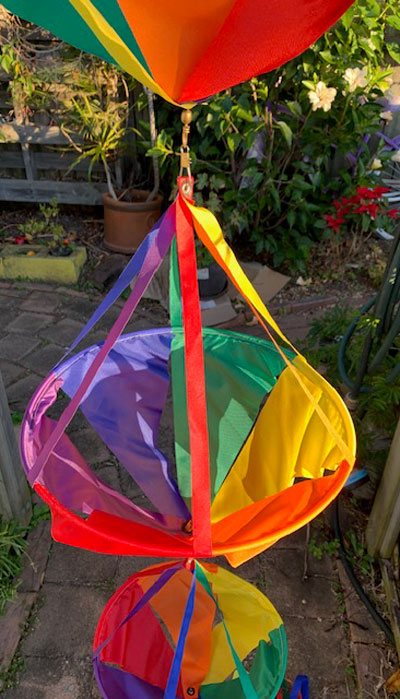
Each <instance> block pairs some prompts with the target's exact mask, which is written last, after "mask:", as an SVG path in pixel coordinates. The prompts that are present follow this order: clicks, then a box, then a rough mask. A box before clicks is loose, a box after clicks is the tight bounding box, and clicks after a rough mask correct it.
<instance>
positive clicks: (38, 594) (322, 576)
mask: <svg viewBox="0 0 400 699" xmlns="http://www.w3.org/2000/svg"><path fill="white" fill-rule="evenodd" d="M98 301H99V297H98V295H97V294H92V293H91V294H85V293H82V292H77V291H74V290H68V289H64V288H56V289H55V288H51V287H47V286H41V285H29V286H28V285H23V284H13V285H12V284H7V283H1V285H0V319H1V325H0V370H1V372H2V375H3V379H4V381H5V384H6V388H7V394H8V400H9V403H10V408H11V410H13V411H23V410H24V409H25V407H26V404H27V401H28V399H29V398H30V396H31V395H32V392H33V391H34V390H35V388H36V387H37V385H38V384H39V383H40V381H41V379H42V378H43V377H44V376H45V375H46V374H47V373H48V371H49V370H50V368H51V367H52V366H53V365H54V364H55V362H56V361H57V360H58V359H59V358H60V356H61V355H62V354H63V350H64V348H65V347H66V346H67V345H68V344H69V343H70V342H71V341H72V340H73V339H74V337H75V336H76V335H77V333H78V331H79V330H80V329H81V327H82V325H83V323H84V322H85V320H87V318H88V317H89V316H90V314H91V313H92V311H93V310H94V308H95V307H96V306H97V304H98ZM117 313H118V309H117V308H115V309H113V310H112V312H111V316H113V314H114V316H115V315H116V314H117ZM310 316H311V312H310V311H309V312H308V313H306V314H305V313H304V312H303V313H300V312H299V310H298V311H297V313H296V312H294V313H289V314H288V315H286V317H285V318H284V323H283V325H284V326H285V328H284V329H285V331H286V332H287V333H288V334H289V336H290V338H291V339H292V340H296V339H298V338H301V337H304V335H305V334H306V332H307V328H308V324H309V320H310ZM111 320H112V318H111ZM109 323H110V318H108V319H107V321H106V322H101V323H100V326H99V327H97V328H96V330H95V332H93V333H92V334H91V336H90V337H89V340H88V342H89V343H91V342H93V341H98V340H99V339H103V338H104V335H105V332H106V327H107V326H108V324H109ZM165 323H166V316H165V312H164V311H163V310H162V308H161V307H160V306H159V305H158V304H154V303H150V302H147V303H145V304H143V305H141V306H140V307H139V309H138V311H137V313H136V314H135V316H134V319H133V320H132V321H131V323H130V326H129V327H130V329H141V328H146V327H154V326H155V325H163V324H165ZM235 329H240V330H243V331H244V332H246V331H251V332H253V333H254V332H257V328H255V327H251V328H235ZM171 433H172V426H171V425H169V426H168V425H166V426H165V429H164V431H163V434H162V439H163V440H165V444H161V445H160V446H161V448H165V449H169V448H171V441H172V440H171ZM75 442H76V444H77V446H78V447H80V446H82V447H83V448H84V453H85V456H86V458H87V459H88V461H89V463H92V464H95V465H96V468H97V469H99V470H100V471H101V474H102V477H103V478H105V479H108V480H109V482H110V483H114V484H116V485H117V486H118V484H121V477H122V476H121V473H119V472H118V470H117V469H115V468H114V467H111V466H110V455H109V452H108V451H107V449H106V447H105V446H104V445H103V443H102V442H100V441H99V440H97V439H96V438H95V437H93V436H92V435H91V434H89V432H88V430H87V427H85V426H79V425H78V428H77V432H76V434H75ZM122 487H123V483H122ZM306 551H307V544H306V530H302V531H300V532H298V533H297V534H296V535H294V536H291V537H288V538H286V539H285V540H283V541H282V542H280V543H279V544H278V545H277V546H275V547H273V548H272V549H270V550H269V551H267V552H266V553H264V554H263V555H261V556H259V557H258V558H256V559H254V560H252V561H250V562H249V563H247V564H245V565H243V566H242V567H241V568H240V569H239V570H238V573H239V574H240V575H241V576H244V577H245V578H246V579H247V580H249V581H251V582H253V583H254V584H255V585H257V586H258V587H260V588H261V589H262V590H263V591H264V592H265V593H266V594H267V596H268V597H269V598H270V599H271V601H272V602H273V603H274V604H275V605H276V607H277V609H278V611H279V612H280V614H281V615H282V617H283V620H284V623H285V625H286V629H287V633H288V639H289V668H288V677H292V678H293V677H294V676H295V675H296V674H298V673H305V674H308V675H309V676H310V680H311V696H312V697H315V699H317V698H318V699H322V698H323V697H329V699H349V698H353V697H355V696H356V693H355V689H354V686H353V676H354V660H353V654H352V649H351V645H350V638H349V636H348V626H347V625H346V624H345V623H344V620H345V611H344V608H343V592H342V588H341V586H340V581H339V577H338V572H337V569H336V564H335V563H334V562H333V561H332V560H331V559H330V558H328V557H324V558H323V559H322V560H321V561H318V560H316V559H315V558H312V557H309V558H310V560H309V561H308V574H307V578H306V579H304V561H305V556H306ZM28 553H29V555H30V557H31V558H32V563H31V564H30V562H29V559H28V558H27V560H26V568H25V572H24V577H23V582H22V585H21V586H20V589H19V594H18V597H17V601H16V602H14V603H12V605H10V609H9V613H8V614H7V615H6V617H3V619H2V620H1V619H0V660H1V639H2V638H3V639H4V638H7V637H8V639H10V634H11V635H12V634H14V635H15V634H16V633H17V634H18V626H19V625H21V623H22V624H23V623H24V622H26V616H27V613H28V612H29V610H31V614H30V618H29V621H28V623H27V625H26V628H25V631H24V633H23V637H22V639H21V642H20V645H19V648H18V653H17V656H16V657H17V658H21V659H22V661H23V662H22V663H20V661H18V663H17V662H15V661H14V666H15V667H17V665H18V664H19V663H20V664H21V668H22V669H21V670H20V671H19V672H18V673H17V680H18V684H17V685H16V686H15V687H13V688H10V689H6V690H4V691H3V693H2V696H3V697H4V699H54V698H55V697H56V699H95V698H96V699H98V697H99V694H98V691H97V688H96V685H95V682H94V680H93V678H92V671H91V659H90V650H91V644H92V637H93V632H94V629H95V626H96V622H97V620H98V618H99V615H100V613H101V611H102V609H103V607H104V605H105V603H106V601H107V600H108V599H109V597H110V596H111V594H112V592H113V591H114V590H115V589H116V588H117V587H118V586H119V585H121V584H122V582H123V581H125V580H126V578H127V577H128V576H129V575H130V574H132V573H133V572H134V571H136V570H139V569H141V568H143V567H144V566H146V565H150V564H151V562H152V561H153V559H152V560H150V559H142V558H135V559H133V558H117V557H112V556H108V557H107V556H101V555H95V554H92V553H88V552H85V551H81V550H77V549H72V548H68V547H66V546H62V545H60V544H57V543H55V542H53V543H51V541H50V536H49V526H48V523H47V522H46V523H42V524H41V525H40V526H39V529H38V532H37V534H36V536H34V537H33V539H32V541H31V544H30V550H29V551H28ZM32 565H36V568H37V570H36V574H35V572H34V570H33V569H32ZM2 627H3V628H2ZM353 650H354V647H353ZM371 696H372V695H371Z"/></svg>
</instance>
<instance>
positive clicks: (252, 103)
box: [149, 0, 400, 272]
mask: <svg viewBox="0 0 400 699" xmlns="http://www.w3.org/2000/svg"><path fill="white" fill-rule="evenodd" d="M397 18H399V21H400V10H399V7H398V3H397V0H389V1H388V2H387V3H385V5H382V4H381V3H380V2H377V0H358V2H356V3H355V5H354V6H353V7H352V9H351V11H349V13H347V14H346V15H345V16H344V17H343V18H342V20H341V21H340V22H338V24H337V25H335V27H333V28H332V29H331V30H330V31H329V32H328V33H327V34H326V35H325V36H324V37H322V38H321V39H320V40H319V41H318V42H317V43H316V44H315V45H314V46H312V47H311V48H310V49H309V50H308V51H306V52H305V53H304V54H303V55H302V56H301V57H300V58H297V59H295V60H293V61H291V62H289V63H287V64H286V65H285V66H283V67H282V68H280V69H279V70H276V71H273V72H272V73H269V74H268V75H266V76H264V77H261V78H257V79H253V80H251V81H250V82H249V83H246V84H243V85H240V86H239V87H235V88H233V89H230V90H227V91H225V92H223V93H221V94H220V95H217V96H216V97H214V98H213V99H211V100H210V101H209V102H208V103H207V104H202V105H201V109H199V110H198V112H197V113H196V114H195V120H194V124H193V127H192V134H191V153H192V160H193V167H194V169H195V171H196V172H197V173H198V175H197V181H196V191H197V201H198V203H200V204H202V203H204V204H205V205H206V206H207V207H208V208H210V209H211V210H212V211H213V212H215V213H217V214H218V216H219V218H220V219H221V221H222V224H223V228H224V231H225V233H226V234H227V236H228V237H229V238H231V239H232V240H233V241H234V242H235V245H236V246H237V247H238V248H239V250H240V252H242V253H243V254H246V253H247V254H248V255H249V256H252V257H254V255H258V256H260V257H261V258H265V259H266V261H269V260H271V261H272V262H273V264H274V265H275V266H282V265H284V266H286V267H288V268H289V269H291V270H298V271H301V272H303V271H304V268H305V267H306V264H307V260H308V257H309V255H310V251H311V249H312V247H313V246H314V245H315V244H316V243H318V242H319V241H320V240H321V229H320V228H319V227H318V225H316V224H317V222H318V221H319V220H321V216H322V215H323V214H324V213H328V211H329V208H330V206H331V202H332V199H337V198H339V197H341V196H349V195H350V193H351V192H352V190H354V183H357V184H360V185H362V184H363V185H369V184H370V183H371V182H373V181H374V167H375V166H376V162H375V161H376V160H377V159H378V158H381V157H382V156H381V153H380V150H379V148H380V146H379V138H378V139H376V140H377V143H376V145H375V146H374V147H373V148H372V146H371V145H370V144H371V143H372V141H370V140H369V139H370V135H372V134H376V132H378V131H380V124H381V117H380V113H381V107H380V105H379V103H378V102H377V98H378V97H382V95H383V92H384V91H385V90H386V89H387V87H388V85H389V82H390V80H389V78H390V72H391V71H390V66H389V60H390V56H388V53H387V50H386V45H387V41H386V37H385V32H386V31H387V27H388V26H389V24H390V23H391V25H390V26H393V23H394V22H397ZM390 50H391V51H392V52H393V50H394V48H393V46H392V45H390ZM158 123H159V126H160V130H159V135H158V139H157V142H156V146H155V148H152V149H151V150H150V151H149V153H150V154H151V155H157V156H158V157H159V158H160V162H161V169H162V172H163V173H164V174H165V175H166V179H167V181H171V179H172V178H173V177H174V175H175V174H176V170H177V159H176V158H175V157H172V156H173V155H174V146H173V144H174V143H176V142H177V139H178V130H179V128H180V125H179V124H177V120H176V117H175V113H174V112H173V111H172V109H171V108H170V107H169V106H167V105H164V104H161V103H159V105H158ZM376 151H378V152H376Z"/></svg>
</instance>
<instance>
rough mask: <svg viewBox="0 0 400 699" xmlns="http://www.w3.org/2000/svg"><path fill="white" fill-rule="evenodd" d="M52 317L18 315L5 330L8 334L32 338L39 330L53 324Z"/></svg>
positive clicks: (36, 314)
mask: <svg viewBox="0 0 400 699" xmlns="http://www.w3.org/2000/svg"><path fill="white" fill-rule="evenodd" d="M54 320H55V319H54V316H52V315H48V314H47V313H26V312H24V313H20V314H19V315H18V317H17V318H15V320H13V321H12V322H11V323H9V324H8V326H7V327H6V328H5V330H7V331H8V332H13V333H24V334H25V335H30V337H34V336H35V335H36V333H37V332H39V330H42V329H43V328H46V327H48V326H49V325H51V324H52V323H54Z"/></svg>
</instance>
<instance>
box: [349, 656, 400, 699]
mask: <svg viewBox="0 0 400 699" xmlns="http://www.w3.org/2000/svg"><path fill="white" fill-rule="evenodd" d="M352 650H353V653H354V659H355V667H356V677H357V684H358V689H359V693H358V696H357V699H376V698H377V697H384V696H385V697H386V696H388V695H387V694H386V692H385V693H383V691H382V685H383V683H384V680H387V679H388V677H389V676H390V674H391V672H392V671H393V670H392V669H390V666H389V665H388V661H387V656H388V653H387V649H385V648H383V647H380V646H378V645H376V646H375V645H373V644H372V643H367V644H365V643H352ZM379 690H381V691H379ZM393 696H394V699H395V697H397V696H398V695H397V694H396V695H393Z"/></svg>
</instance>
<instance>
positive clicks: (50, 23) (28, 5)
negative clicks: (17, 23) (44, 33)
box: [2, 0, 114, 63]
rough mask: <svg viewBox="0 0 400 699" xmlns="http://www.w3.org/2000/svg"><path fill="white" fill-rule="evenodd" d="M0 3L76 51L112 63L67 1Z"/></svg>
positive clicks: (22, 0)
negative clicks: (85, 52)
mask: <svg viewBox="0 0 400 699" xmlns="http://www.w3.org/2000/svg"><path fill="white" fill-rule="evenodd" d="M2 4H3V5H4V7H6V8H7V10H10V12H13V13H14V14H16V15H18V16H19V17H21V18H22V19H24V20H27V21H28V22H33V23H34V24H37V25H38V26H39V27H43V28H44V29H47V30H48V31H50V32H52V34H54V35H55V36H57V37H58V38H59V39H62V40H63V41H66V42H67V43H68V44H71V45H72V46H75V47H76V48H77V49H80V50H81V51H87V52H88V53H93V54H94V55H95V56H98V57H99V58H102V59H103V60H105V61H108V63H114V60H113V59H112V58H111V56H110V54H109V53H108V51H106V49H105V48H104V47H103V45H102V44H101V43H100V42H99V41H98V40H97V38H96V37H95V36H94V34H93V33H92V31H91V30H90V29H89V28H88V27H87V25H86V23H85V22H84V21H83V19H82V18H81V16H80V15H79V14H78V12H76V10H75V9H74V8H73V7H72V5H70V3H69V0H58V2H57V3H56V4H55V2H54V0H5V1H4V2H2Z"/></svg>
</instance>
